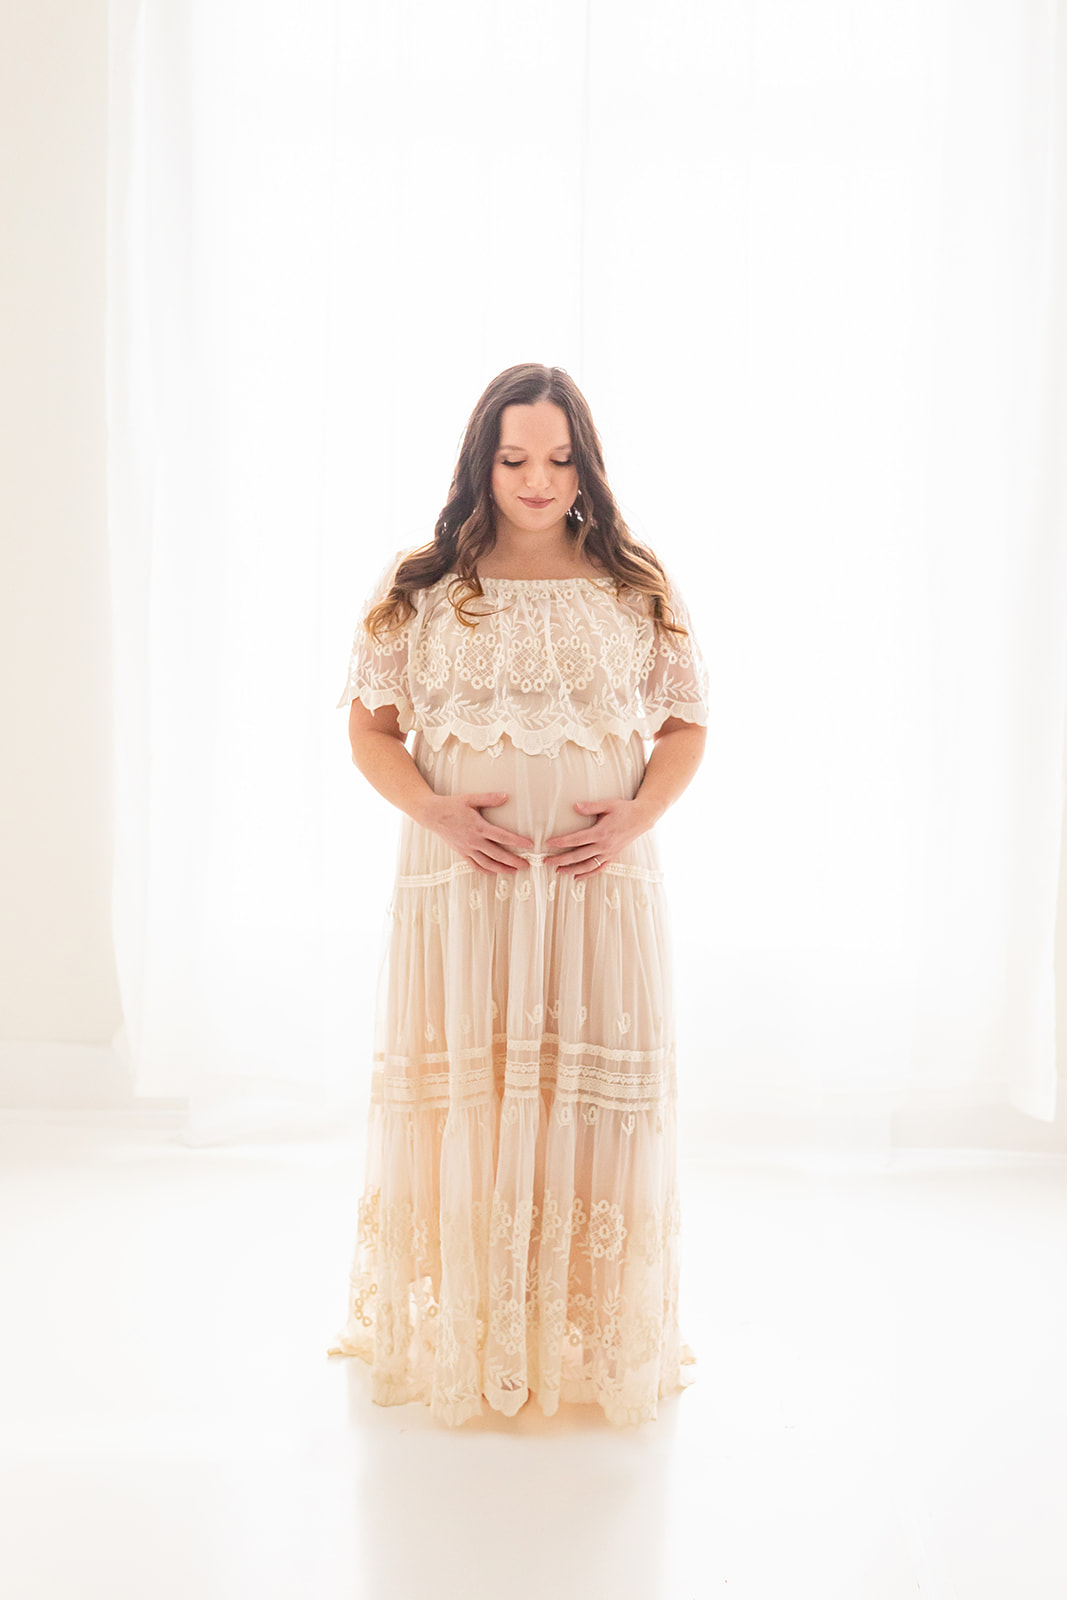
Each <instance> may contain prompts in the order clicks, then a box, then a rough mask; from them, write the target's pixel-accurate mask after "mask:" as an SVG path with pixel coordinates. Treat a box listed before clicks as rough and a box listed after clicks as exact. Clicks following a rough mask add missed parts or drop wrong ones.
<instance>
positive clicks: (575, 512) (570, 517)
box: [567, 489, 585, 523]
mask: <svg viewBox="0 0 1067 1600" xmlns="http://www.w3.org/2000/svg"><path fill="white" fill-rule="evenodd" d="M581 498H582V491H581V490H580V489H579V490H578V493H577V494H576V495H575V497H574V504H573V505H572V506H571V508H570V510H569V511H568V512H567V521H568V522H571V521H573V522H574V523H579V522H584V521H585V518H584V516H583V515H582V513H581V511H580V510H579V507H578V502H579V500H580V499H581Z"/></svg>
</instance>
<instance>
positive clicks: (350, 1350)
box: [326, 1328, 697, 1428]
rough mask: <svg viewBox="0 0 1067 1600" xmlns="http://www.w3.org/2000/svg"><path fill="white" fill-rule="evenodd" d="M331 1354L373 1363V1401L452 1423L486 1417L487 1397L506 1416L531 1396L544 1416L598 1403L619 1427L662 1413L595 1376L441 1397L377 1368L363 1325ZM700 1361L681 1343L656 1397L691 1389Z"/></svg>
mask: <svg viewBox="0 0 1067 1600" xmlns="http://www.w3.org/2000/svg"><path fill="white" fill-rule="evenodd" d="M326 1354H327V1356H355V1357H356V1358H357V1359H358V1360H360V1361H363V1362H365V1363H366V1364H367V1366H368V1367H370V1368H371V1400H372V1402H373V1403H374V1404H375V1405H378V1406H403V1405H409V1404H412V1403H418V1402H421V1404H423V1405H426V1406H429V1408H430V1415H431V1416H432V1417H434V1418H435V1420H437V1421H439V1422H443V1423H445V1424H446V1426H448V1427H450V1428H458V1427H461V1426H462V1425H463V1423H464V1422H467V1421H468V1420H469V1419H470V1418H471V1417H477V1416H481V1415H482V1413H483V1409H484V1408H483V1405H482V1401H483V1399H484V1400H486V1401H487V1402H488V1404H489V1406H490V1409H491V1410H493V1411H496V1412H499V1413H500V1415H502V1416H505V1417H513V1416H515V1415H516V1413H517V1412H519V1411H521V1410H522V1408H523V1406H524V1405H525V1404H526V1402H527V1400H530V1399H533V1400H536V1401H537V1404H538V1405H539V1406H540V1408H541V1414H542V1415H543V1416H545V1417H553V1416H555V1415H556V1412H557V1411H558V1409H559V1406H560V1403H561V1402H562V1403H563V1404H564V1405H598V1406H599V1407H600V1408H601V1410H602V1411H603V1413H604V1415H605V1417H606V1418H607V1420H608V1422H610V1423H611V1424H612V1426H613V1427H616V1428H627V1427H633V1426H634V1425H636V1424H638V1423H642V1422H655V1421H656V1418H657V1416H658V1415H659V1410H658V1406H657V1405H656V1403H655V1402H651V1401H650V1402H648V1403H646V1404H645V1405H641V1406H627V1405H624V1404H622V1403H620V1402H619V1400H618V1399H617V1398H616V1397H614V1396H612V1395H611V1394H610V1393H609V1392H607V1391H605V1390H604V1388H603V1387H602V1386H600V1385H598V1384H597V1382H596V1380H595V1379H594V1378H564V1379H562V1381H560V1382H559V1383H557V1384H556V1385H555V1386H549V1385H538V1384H536V1383H535V1384H532V1385H529V1386H526V1385H523V1386H522V1387H521V1388H517V1389H503V1388H499V1387H497V1386H496V1385H494V1384H491V1383H488V1384H486V1385H485V1386H484V1387H483V1388H482V1390H481V1392H480V1393H479V1394H473V1393H470V1394H466V1395H452V1396H451V1397H449V1398H448V1399H441V1398H440V1397H437V1398H436V1399H435V1397H434V1395H433V1393H432V1391H431V1390H430V1388H429V1385H428V1384H427V1383H419V1382H417V1381H415V1380H414V1379H412V1380H409V1381H404V1380H403V1379H397V1378H390V1377H386V1376H385V1375H384V1374H382V1373H378V1372H375V1371H374V1350H373V1346H372V1344H371V1341H370V1338H369V1336H368V1335H367V1333H366V1330H364V1329H362V1328H361V1329H359V1330H358V1331H357V1332H355V1333H352V1332H350V1331H349V1329H348V1328H344V1329H342V1330H341V1331H340V1332H339V1333H337V1334H335V1335H334V1338H333V1340H332V1341H331V1343H330V1344H329V1345H328V1346H327V1350H326ZM696 1365H697V1358H696V1356H695V1354H694V1353H693V1350H692V1348H691V1347H690V1346H689V1345H688V1344H685V1343H682V1344H681V1345H680V1346H679V1351H678V1363H677V1366H676V1368H675V1369H674V1371H673V1372H669V1373H667V1374H665V1375H664V1376H663V1377H662V1378H661V1379H660V1383H659V1388H658V1392H657V1399H658V1400H664V1399H666V1398H667V1397H668V1396H669V1395H672V1394H678V1393H680V1392H681V1391H682V1390H683V1389H687V1388H688V1387H689V1385H690V1384H691V1383H693V1382H694V1381H695V1379H696V1371H695V1368H696Z"/></svg>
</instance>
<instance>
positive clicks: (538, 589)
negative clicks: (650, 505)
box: [337, 551, 709, 763]
mask: <svg viewBox="0 0 1067 1600" xmlns="http://www.w3.org/2000/svg"><path fill="white" fill-rule="evenodd" d="M406 553H407V552H406V551H398V552H397V553H396V554H395V555H394V556H393V558H392V560H391V561H390V562H389V563H388V565H387V567H386V568H385V569H384V570H383V571H382V572H381V573H380V575H379V577H378V580H377V582H376V583H375V584H374V586H373V588H372V591H371V593H370V594H369V595H368V597H367V600H366V603H365V605H364V608H363V611H362V613H361V616H360V620H359V623H358V625H357V627H356V630H355V635H354V637H353V640H352V647H351V650H350V653H349V665H348V675H347V677H346V680H345V687H344V689H343V691H342V693H341V697H340V699H339V700H338V702H337V704H338V705H339V706H343V705H348V704H349V702H350V701H351V700H353V699H355V698H356V697H357V696H358V697H359V699H360V700H362V702H363V704H364V705H366V706H368V707H369V708H370V709H371V710H375V709H377V708H378V707H379V706H383V705H394V706H396V708H397V712H398V716H399V722H400V728H401V731H402V732H403V733H405V734H406V733H410V732H411V730H412V729H413V728H415V727H418V728H420V729H421V730H422V732H423V734H424V735H425V738H426V741H427V743H428V744H429V746H430V747H431V748H432V749H437V750H439V749H441V748H442V746H443V745H444V743H445V741H446V740H447V739H448V738H449V736H450V735H455V736H456V737H458V738H459V739H461V740H463V741H465V742H466V743H468V744H471V745H473V746H474V748H476V749H479V750H489V752H490V753H491V755H492V756H494V757H496V756H498V755H499V754H500V753H501V751H502V749H503V744H502V736H503V735H504V734H507V736H508V737H509V738H510V739H511V740H512V741H513V742H514V743H515V744H517V745H518V746H519V748H520V749H522V750H525V751H527V752H528V753H530V754H546V753H547V754H551V755H557V754H558V753H559V751H560V749H561V748H562V746H563V744H564V743H565V742H566V741H567V740H573V741H574V743H576V744H579V745H582V746H583V747H584V748H586V749H588V750H591V751H593V752H594V758H595V759H596V760H598V761H599V762H601V763H602V762H603V752H602V751H601V750H600V746H601V744H602V741H603V739H604V737H605V735H607V734H612V735H617V736H619V737H621V738H628V737H629V736H630V735H631V734H633V733H634V732H638V733H640V734H641V735H642V737H643V738H645V739H651V738H652V736H653V735H654V734H655V733H656V732H657V731H658V729H659V728H660V727H661V726H662V725H663V723H664V722H665V721H666V720H667V718H668V717H672V716H677V717H682V718H684V719H685V720H687V721H690V722H694V723H700V724H703V725H706V724H707V721H708V703H709V674H708V670H707V667H706V665H705V663H704V660H703V657H702V655H701V652H700V648H699V645H698V643H697V641H696V637H695V635H694V633H693V630H692V623H691V620H690V617H689V612H688V608H687V606H686V604H685V602H684V600H683V598H682V596H681V595H680V593H679V591H678V588H677V585H676V584H675V582H674V580H673V578H672V577H671V575H670V574H669V573H668V574H667V578H668V598H669V603H670V607H671V610H672V613H673V615H674V617H675V619H676V620H677V621H678V623H679V624H680V625H681V626H682V627H684V628H687V629H688V630H689V634H688V637H683V636H680V635H679V636H675V635H672V634H668V633H662V634H660V633H657V630H656V627H655V624H654V622H653V620H652V617H651V614H650V612H649V609H648V604H647V601H646V599H645V597H644V596H642V595H640V594H638V593H637V592H636V591H634V590H631V589H629V588H627V587H623V589H622V590H621V591H620V592H619V593H618V594H616V592H615V586H614V583H613V581H612V580H610V579H600V578H597V579H592V578H589V579H543V580H538V581H533V580H529V581H519V582H516V581H514V580H509V579H485V580H483V587H484V589H485V591H486V598H487V600H488V601H489V602H490V605H491V607H492V608H493V612H492V613H486V614H483V615H481V616H480V617H479V619H478V621H477V623H476V624H475V625H474V627H473V628H470V627H466V626H464V624H463V623H461V622H460V621H459V620H458V618H457V617H456V614H455V611H454V610H453V607H452V605H451V603H450V601H449V599H448V596H447V593H446V591H447V588H448V586H449V583H450V582H451V581H452V579H453V577H454V574H446V575H445V576H444V577H443V578H441V579H439V580H438V581H437V583H435V584H431V585H430V586H429V587H428V588H426V589H423V590H418V591H416V592H415V594H414V595H413V596H412V602H413V604H414V606H415V611H414V614H413V615H412V616H411V617H409V618H408V619H407V621H406V622H404V623H402V624H401V625H400V626H399V627H397V628H394V629H393V630H392V631H391V632H389V633H387V634H384V635H383V636H382V638H381V640H375V639H372V637H371V636H370V635H369V634H368V633H367V632H366V629H365V628H364V626H363V620H364V618H365V616H366V614H367V611H369V609H370V607H371V605H372V604H374V603H376V602H377V601H378V600H380V599H382V598H384V596H385V594H386V593H387V591H388V589H389V588H390V587H391V585H392V581H393V574H394V571H395V568H396V566H397V565H399V562H400V560H401V558H402V557H403V556H404V555H405V554H406ZM497 608H499V609H497Z"/></svg>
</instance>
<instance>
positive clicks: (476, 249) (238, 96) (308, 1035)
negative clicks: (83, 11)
mask: <svg viewBox="0 0 1067 1600" xmlns="http://www.w3.org/2000/svg"><path fill="white" fill-rule="evenodd" d="M111 21H112V26H111V35H112V51H111V69H112V70H111V95H112V107H111V130H112V167H111V221H110V285H111V287H110V322H109V358H110V372H111V381H110V485H111V556H112V573H113V600H114V641H115V648H114V663H115V706H116V752H117V759H116V771H115V796H116V879H115V893H114V906H115V941H116V951H117V957H118V963H119V970H120V979H121V985H122V993H123V998H124V1008H125V1017H126V1021H125V1027H124V1030H123V1036H122V1038H121V1039H120V1040H119V1041H118V1043H119V1045H120V1047H121V1048H123V1049H126V1050H128V1052H129V1057H130V1061H131V1066H132V1070H133V1072H134V1075H135V1085H136V1088H137V1090H138V1092H139V1093H141V1094H146V1095H155V1094H167V1095H175V1094H177V1095H183V1096H184V1095H188V1096H189V1097H190V1106H191V1119H190V1130H191V1131H190V1137H191V1138H192V1139H193V1140H195V1141H198V1142H199V1141H208V1140H213V1139H225V1138H233V1137H241V1136H247V1135H248V1134H249V1133H251V1132H254V1131H255V1130H256V1129H258V1128H262V1127H268V1128H277V1127H279V1126H288V1125H293V1124H297V1125H309V1124H318V1125H321V1124H324V1123H326V1124H328V1123H329V1122H330V1121H331V1120H334V1119H336V1118H337V1117H338V1116H339V1115H341V1114H342V1113H343V1112H344V1111H345V1109H346V1108H351V1109H352V1110H353V1111H358V1109H359V1108H361V1107H362V1104H363V1099H364V1096H365V1093H366V1090H367V1087H368V1085H369V1075H370V1060H369V1053H370V1040H371V1008H372V1006H373V997H374V989H375V983H376V979H377V963H378V959H379V954H380V948H381V944H380V941H381V936H382V933H383V931H384V927H385V909H386V903H387V900H388V894H389V885H390V882H391V875H392V854H393V850H394V848H395V840H396V828H397V821H398V818H397V814H396V813H395V812H393V811H392V810H391V809H390V808H389V807H388V806H387V805H386V803H385V802H384V801H383V800H380V799H379V798H378V797H377V796H376V795H375V794H374V793H373V791H371V790H370V789H369V786H368V785H366V784H365V782H364V780H363V779H362V778H361V777H360V776H359V774H358V773H357V772H356V771H355V769H354V768H353V767H352V765H351V763H350V760H349V754H348V747H347V739H346V728H345V720H346V719H345V716H344V714H343V713H342V712H338V711H336V710H335V702H336V700H337V697H338V694H339V692H340V688H341V684H342V681H343V678H344V671H345V665H346V662H347V654H348V647H349V642H350V639H351V634H352V630H353V627H354V624H355V620H356V616H357V612H358V609H359V605H360V603H361V600H362V598H363V596H364V594H365V592H366V589H367V587H368V585H369V582H370V580H371V578H372V576H373V574H374V573H376V572H377V571H378V570H379V569H380V567H381V565H382V563H383V561H384V560H385V559H386V557H387V556H388V555H389V554H390V553H391V552H392V551H393V550H394V549H396V548H398V547H399V546H400V545H401V544H404V543H415V542H421V541H422V540H423V539H425V538H428V537H429V536H430V533H431V531H432V526H433V522H434V519H435V517H436V514H437V512H438V510H439V508H440V506H441V504H442V503H443V500H444V497H445V492H446V490H447V486H448V481H449V477H450V474H451V469H452V465H453V461H454V456H455V451H456V448H457V446H458V442H459V438H460V435H461V432H462V429H463V426H464V424H465V421H466V418H467V415H468V413H469V410H470V408H471V406H472V405H473V402H474V400H475V399H476V397H477V395H478V394H479V393H480V391H481V389H482V388H483V387H484V385H485V383H486V382H487V381H488V380H489V378H490V377H492V376H493V375H494V374H495V373H496V372H497V371H499V370H500V369H501V368H502V367H504V366H506V365H508V364H510V363H511V362H513V361H519V360H530V359H533V360H543V361H545V362H548V363H555V364H560V365H563V366H565V367H566V368H567V369H568V370H569V371H570V372H571V373H573V375H574V376H575V378H576V380H577V381H578V383H579V384H580V385H581V386H582V388H583V389H584V391H585V393H586V394H587V396H588V398H589V400H590V403H591V405H592V407H593V412H594V415H595V417H596V419H597V421H598V425H599V427H600V430H601V433H602V437H603V440H604V445H605V451H606V454H607V461H608V469H609V474H610V477H611V480H612V482H613V485H614V487H615V489H616V493H617V495H618V497H619V499H620V501H621V504H622V507H623V511H624V515H626V516H627V518H628V520H629V521H630V523H631V525H632V526H633V527H634V529H635V531H636V532H637V533H638V534H639V536H641V537H642V538H645V539H647V540H648V541H649V542H650V543H651V544H652V545H653V547H654V548H656V549H658V550H659V551H660V553H661V554H662V555H663V556H664V558H665V559H666V560H667V561H668V562H669V563H671V564H672V565H673V566H674V568H675V569H676V571H677V573H678V577H679V579H680V580H681V581H683V582H684V583H685V585H686V590H687V595H688V597H689V599H690V603H691V609H692V612H693V616H694V622H695V625H696V626H697V628H698V630H699V632H700V635H701V640H702V643H703V646H704V650H705V654H706V656H707V658H708V661H709V665H710V668H711V674H712V683H713V686H714V687H715V705H714V712H713V719H712V726H711V730H710V737H709V742H708V754H707V758H706V761H705V764H704V766H703V768H702V769H701V773H700V775H699V777H698V779H697V780H696V783H695V784H694V785H693V787H692V789H691V790H690V791H689V792H688V793H687V794H686V796H685V797H684V798H683V800H682V801H681V802H680V804H679V805H678V807H677V808H676V809H674V810H672V811H671V812H669V813H668V814H667V816H666V817H665V818H664V819H663V821H662V822H661V823H660V825H659V831H660V835H661V840H662V845H663V851H664V855H665V858H666V863H667V867H668V874H669V878H670V884H669V889H670V894H671V902H672V915H673V919H674V926H675V930H676V945H677V971H676V980H677V985H678V1006H679V1014H680V1020H681V1025H682V1038H681V1040H680V1043H681V1045H682V1050H681V1054H680V1066H681V1070H682V1072H683V1075H684V1076H683V1080H682V1082H683V1092H684V1093H685V1095H686V1096H687V1099H688V1103H689V1107H690V1109H691V1110H693V1111H700V1110H704V1111H708V1112H711V1113H714V1111H715V1109H716V1108H719V1107H723V1106H727V1105H731V1106H736V1105H739V1104H740V1105H750V1106H754V1107H764V1108H767V1107H769V1108H772V1109H773V1108H777V1107H785V1108H787V1107H795V1106H803V1105H811V1104H817V1105H821V1106H829V1105H830V1104H831V1103H837V1102H840V1103H842V1104H847V1105H856V1106H859V1107H860V1108H864V1107H867V1106H872V1107H874V1106H876V1107H879V1108H881V1110H882V1112H883V1113H884V1110H885V1108H886V1107H887V1106H892V1105H899V1104H901V1103H905V1102H910V1101H913V1100H914V1101H917V1102H920V1103H922V1102H924V1101H933V1102H937V1103H945V1102H947V1103H948V1104H965V1103H968V1102H971V1103H973V1102H982V1101H985V1102H988V1103H992V1104H997V1103H999V1104H1007V1105H1013V1106H1015V1107H1017V1108H1019V1109H1021V1110H1023V1111H1025V1112H1027V1113H1029V1114H1031V1115H1032V1116H1035V1117H1039V1118H1045V1119H1048V1118H1050V1117H1051V1116H1052V1114H1053V1110H1054V1099H1055V1085H1056V1075H1055V1061H1054V1053H1053V1021H1054V1017H1053V1004H1054V996H1053V990H1052V941H1053V925H1054V912H1055V885H1056V881H1057V871H1058V852H1059V832H1060V818H1061V814H1062V804H1063V792H1062V789H1063V785H1062V747H1063V730H1064V709H1065V706H1064V700H1065V688H1067V583H1065V581H1064V580H1065V576H1067V574H1065V570H1064V568H1065V561H1064V556H1065V545H1067V535H1065V526H1064V521H1065V518H1064V510H1065V499H1067V497H1065V494H1064V489H1065V482H1064V472H1065V468H1064V462H1065V460H1067V425H1065V410H1064V365H1065V360H1067V356H1065V350H1067V328H1065V319H1064V297H1063V285H1064V283H1065V282H1067V248H1065V236H1064V218H1063V197H1064V192H1065V185H1067V172H1065V166H1064V104H1065V99H1064V97H1065V91H1067V63H1065V54H1064V11H1063V8H1062V7H1058V6H1056V5H1051V4H1048V3H1041V4H1039V3H1037V0H996V3H994V0H978V3H974V0H971V3H968V4H967V5H963V4H962V3H959V0H922V3H921V4H920V3H918V0H911V3H904V4H901V5H898V6H894V7H884V6H855V5H854V4H850V3H845V0H837V3H813V4H805V5H802V6H797V5H794V4H792V3H789V0H776V3H770V0H767V3H759V4H753V5H749V6H744V7H737V6H732V5H729V6H728V5H718V4H714V3H711V4H708V3H705V0H699V3H698V0H690V3H682V0H667V3H665V4H664V5H663V6H661V7H660V8H659V9H658V11H657V12H656V13H655V15H654V17H653V16H652V14H650V13H649V12H648V9H647V7H644V6H638V5H637V4H630V3H624V0H612V3H608V0H589V3H588V4H577V3H574V4H566V3H563V0H556V3H547V4H543V5H540V6H539V7H537V8H536V12H535V13H531V12H530V10H529V8H528V7H525V6H520V5H518V4H499V3H497V4H491V3H489V0H482V3H474V0H472V3H462V4H455V5H451V6H444V7H442V6H439V5H435V4H432V3H431V0H410V3H409V4H406V5H404V6H397V5H395V4H393V3H392V0H376V3H364V4H361V3H358V0H301V3H300V5H299V6H297V5H296V4H292V3H288V4H281V3H275V0H256V3H255V4H253V3H252V0H211V3H210V4H207V3H204V0H140V3H137V0H112V4H111Z"/></svg>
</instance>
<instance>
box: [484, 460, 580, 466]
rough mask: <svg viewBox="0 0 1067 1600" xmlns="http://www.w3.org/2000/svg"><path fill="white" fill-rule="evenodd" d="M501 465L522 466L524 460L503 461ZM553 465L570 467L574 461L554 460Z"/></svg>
mask: <svg viewBox="0 0 1067 1600" xmlns="http://www.w3.org/2000/svg"><path fill="white" fill-rule="evenodd" d="M500 465H501V466H502V467H521V466H522V462H521V461H502V462H501V463H500ZM552 465H553V466H554V467H569V466H572V465H573V462H571V461H553V463H552Z"/></svg>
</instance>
